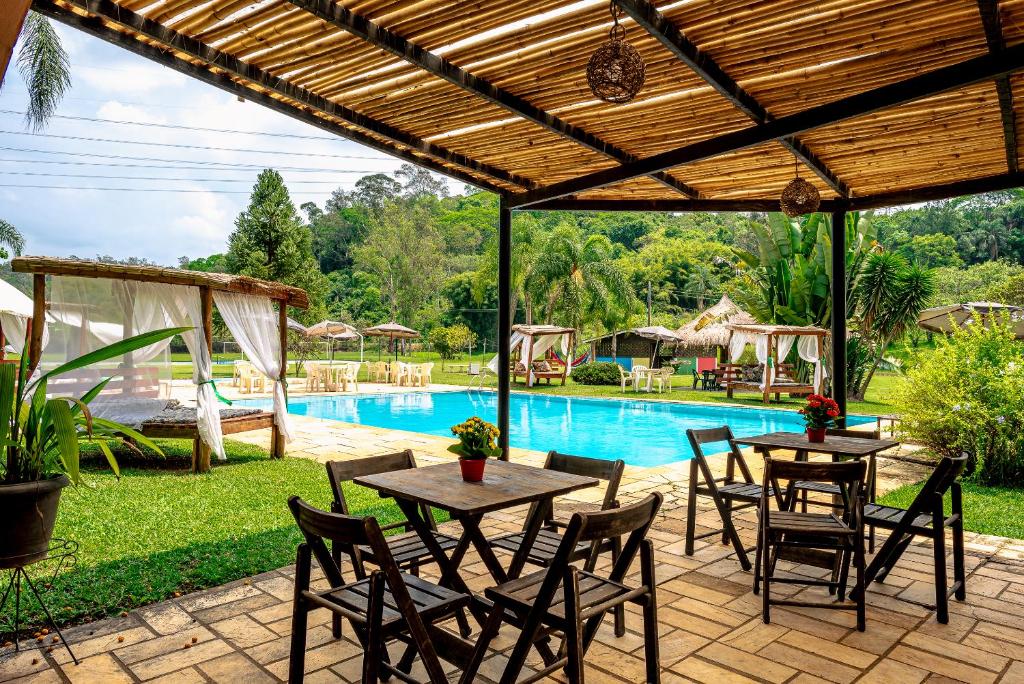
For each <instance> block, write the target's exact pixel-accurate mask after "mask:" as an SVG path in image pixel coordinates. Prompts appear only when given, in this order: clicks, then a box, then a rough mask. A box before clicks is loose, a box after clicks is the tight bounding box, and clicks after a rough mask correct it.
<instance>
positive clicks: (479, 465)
mask: <svg viewBox="0 0 1024 684" xmlns="http://www.w3.org/2000/svg"><path fill="white" fill-rule="evenodd" d="M486 463H487V459H486V458H460V459H459V467H460V468H462V479H463V480H465V481H466V482H480V481H481V480H483V479H484V465H485V464H486Z"/></svg>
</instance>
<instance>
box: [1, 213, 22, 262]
mask: <svg viewBox="0 0 1024 684" xmlns="http://www.w3.org/2000/svg"><path fill="white" fill-rule="evenodd" d="M24 249H25V238H24V236H23V235H22V234H21V233H20V232H19V231H18V229H17V228H15V227H14V226H12V225H11V224H10V223H8V222H7V221H4V220H3V219H0V259H8V258H10V256H11V254H10V252H14V256H20V255H21V252H22V250H24ZM8 250H10V251H8Z"/></svg>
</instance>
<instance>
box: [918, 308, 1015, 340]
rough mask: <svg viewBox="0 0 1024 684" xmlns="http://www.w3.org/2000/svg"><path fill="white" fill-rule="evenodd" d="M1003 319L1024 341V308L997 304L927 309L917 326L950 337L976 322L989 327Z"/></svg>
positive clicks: (922, 313)
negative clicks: (958, 330) (991, 322)
mask: <svg viewBox="0 0 1024 684" xmlns="http://www.w3.org/2000/svg"><path fill="white" fill-rule="evenodd" d="M1003 317H1006V318H1007V319H1008V320H1009V321H1010V325H1011V326H1012V327H1013V332H1014V334H1015V335H1016V336H1017V339H1018V340H1024V307H1019V306H1010V305H1009V304H999V303H997V302H967V303H966V304H952V305H950V306H936V307H933V308H931V309H925V310H924V311H922V312H921V315H919V316H918V317H917V324H918V325H919V326H921V327H922V328H924V329H925V330H930V331H932V332H940V333H944V334H946V335H948V334H950V333H952V332H953V330H955V329H958V328H963V327H964V326H967V325H969V324H971V323H973V322H974V321H980V322H981V323H982V324H983V325H988V324H989V322H990V321H996V322H998V321H1001V320H1003Z"/></svg>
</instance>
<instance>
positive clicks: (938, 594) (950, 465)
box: [864, 454, 967, 624]
mask: <svg viewBox="0 0 1024 684" xmlns="http://www.w3.org/2000/svg"><path fill="white" fill-rule="evenodd" d="M966 464H967V455H966V454H963V455H961V456H958V457H957V458H950V457H948V456H947V457H945V458H943V459H942V460H941V461H940V462H939V465H938V466H936V467H935V470H934V471H932V474H931V475H930V476H929V477H928V479H927V480H926V481H925V483H924V485H922V487H921V491H920V492H919V493H918V495H917V496H916V497H914V500H913V501H912V502H911V504H910V507H909V508H906V509H904V508H895V507H893V506H879V505H877V504H868V505H867V506H865V508H864V523H865V524H866V525H867V524H870V525H875V526H877V527H881V528H882V529H886V530H892V532H890V534H889V538H888V539H886V540H885V543H884V544H882V548H881V549H879V551H878V553H877V554H876V555H875V557H874V559H873V560H872V561H871V565H869V566H868V569H867V571H866V572H865V579H864V581H865V585H866V584H870V583H871V582H872V581H876V582H882V581H884V580H885V577H886V575H888V574H889V571H890V570H892V568H893V566H894V565H896V563H897V562H898V561H899V559H900V556H902V555H903V552H904V551H906V550H907V547H908V546H909V545H910V543H911V542H912V541H913V540H914V538H915V537H926V538H928V539H931V540H932V546H933V555H934V561H935V605H934V606H928V608H931V609H933V610H935V612H936V619H937V620H938V621H939V622H940V623H942V624H946V623H948V622H949V597H950V596H954V595H955V596H956V599H957V600H958V601H963V600H965V599H966V598H967V574H966V570H965V568H964V514H963V494H962V492H961V489H960V483H959V482H957V478H959V477H960V475H961V474H962V473H963V471H964V467H965V465H966ZM947 491H948V492H950V499H951V502H950V503H951V512H950V514H949V515H945V513H944V512H943V500H944V499H945V496H946V492H947ZM947 527H949V528H952V530H953V586H952V587H947V577H946V528H947Z"/></svg>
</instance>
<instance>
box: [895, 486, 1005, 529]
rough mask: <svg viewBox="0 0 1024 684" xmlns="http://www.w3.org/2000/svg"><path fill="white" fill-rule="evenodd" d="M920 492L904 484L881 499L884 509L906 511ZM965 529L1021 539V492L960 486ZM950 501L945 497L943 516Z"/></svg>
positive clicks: (916, 487) (947, 509)
mask: <svg viewBox="0 0 1024 684" xmlns="http://www.w3.org/2000/svg"><path fill="white" fill-rule="evenodd" d="M919 491H921V485H920V484H914V485H906V486H904V487H900V488H899V489H895V490H893V491H891V492H889V493H888V494H886V495H885V496H883V497H881V499H880V503H882V504H884V505H886V506H898V507H900V508H906V507H907V506H909V505H910V503H911V502H912V501H913V500H914V497H915V496H917V493H918V492H919ZM963 491H964V499H963V500H964V528H965V529H967V530H969V531H971V532H980V533H982V534H993V535H996V536H999V537H1010V538H1012V539H1024V505H1021V504H1022V502H1024V489H1014V488H1010V487H984V486H982V485H978V484H974V483H971V482H965V483H963ZM949 506H950V499H949V497H948V496H947V497H946V513H947V514H948V513H949Z"/></svg>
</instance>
